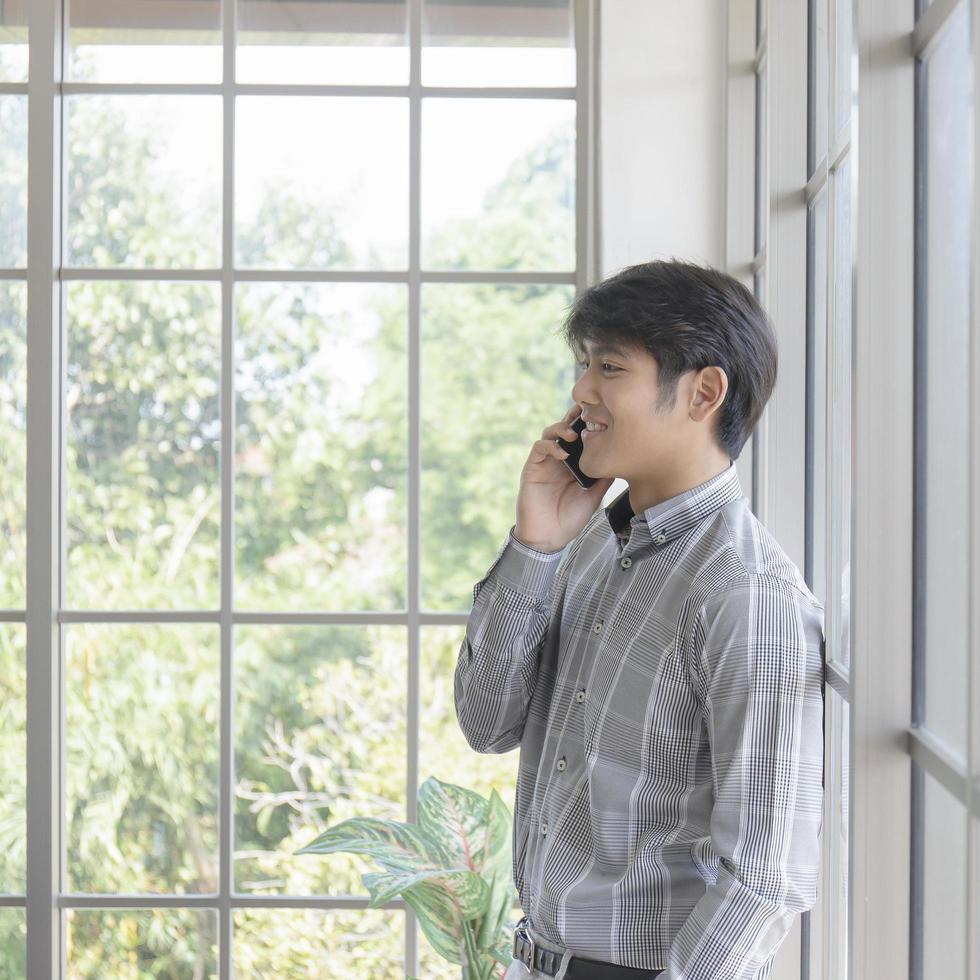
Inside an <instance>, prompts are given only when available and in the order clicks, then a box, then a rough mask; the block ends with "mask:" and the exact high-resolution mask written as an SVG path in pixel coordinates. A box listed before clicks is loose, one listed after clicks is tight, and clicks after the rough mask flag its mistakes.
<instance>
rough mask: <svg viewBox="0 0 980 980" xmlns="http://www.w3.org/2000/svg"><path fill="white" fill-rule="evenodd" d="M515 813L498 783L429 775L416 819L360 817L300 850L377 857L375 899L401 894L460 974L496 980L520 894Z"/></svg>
mask: <svg viewBox="0 0 980 980" xmlns="http://www.w3.org/2000/svg"><path fill="white" fill-rule="evenodd" d="M511 820H512V817H511V812H510V810H509V809H508V807H507V805H506V804H505V803H504V801H503V800H502V799H501V798H500V795H499V794H498V793H497V791H496V790H491V792H490V799H489V800H487V799H486V798H484V797H483V796H480V794H479V793H475V792H474V791H473V790H469V789H465V788H464V787H462V786H456V785H454V784H452V783H444V782H442V781H441V780H439V779H436V778H435V776H430V777H429V778H428V779H427V780H426V781H425V782H424V783H422V785H421V786H420V787H419V792H418V823H401V822H399V821H397V820H377V819H373V818H371V817H355V818H353V819H351V820H345V821H343V822H342V823H339V824H337V825H336V826H334V827H330V828H328V829H327V830H325V831H324V832H323V833H322V834H320V836H319V837H317V838H316V839H315V840H314V841H312V842H311V843H309V844H307V845H306V846H305V847H303V848H300V850H298V851H296V853H297V854H331V853H333V852H337V851H344V852H347V853H354V854H364V855H366V856H368V857H371V858H373V859H374V860H375V861H376V862H377V863H378V864H379V865H380V866H381V867H382V868H383V869H384V870H383V871H379V872H372V873H369V874H364V875H362V876H361V879H362V880H363V882H364V887H365V888H367V890H368V891H369V892H370V894H371V900H370V902H369V903H368V905H369V907H370V908H377V907H378V906H380V905H383V904H384V903H385V902H387V901H388V900H389V899H391V898H394V897H395V896H396V895H401V897H402V898H403V899H404V900H405V901H406V902H407V903H408V904H409V905H410V906H411V907H412V908H413V909H414V910H415V913H416V915H417V916H418V919H419V925H420V926H421V927H422V931H423V932H424V933H425V935H426V937H427V938H428V940H429V942H430V943H431V944H432V946H433V948H434V949H435V950H436V952H438V953H439V955H440V956H442V957H443V958H444V959H446V960H448V961H449V962H450V963H455V964H458V965H459V966H461V967H462V974H461V976H462V980H494V978H499V977H503V975H504V974H505V973H506V971H507V967H508V966H509V965H510V961H511V958H512V954H511V950H512V946H511V942H512V935H513V928H514V926H515V925H516V922H507V921H506V919H507V913H508V912H509V910H510V909H511V908H513V906H514V902H515V900H516V898H517V893H516V890H515V888H514V884H513V881H512V878H511ZM411 980H415V978H411Z"/></svg>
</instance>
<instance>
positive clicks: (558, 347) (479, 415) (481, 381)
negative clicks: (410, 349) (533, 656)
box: [420, 284, 575, 611]
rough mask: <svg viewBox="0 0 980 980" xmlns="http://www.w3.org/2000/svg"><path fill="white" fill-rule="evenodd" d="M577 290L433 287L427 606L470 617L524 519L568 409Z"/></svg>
mask: <svg viewBox="0 0 980 980" xmlns="http://www.w3.org/2000/svg"><path fill="white" fill-rule="evenodd" d="M573 298H574V295H573V291H572V288H571V287H570V286H558V287H550V286H538V285H530V286H494V285H460V286H458V285H443V284H434V285H425V286H423V288H422V334H423V340H422V500H421V506H422V513H421V518H420V519H421V524H422V556H421V562H422V606H423V608H425V609H433V610H447V611H448V610H453V611H467V610H469V608H470V606H471V604H472V601H473V583H474V582H476V581H478V580H479V579H480V578H482V577H483V575H484V574H485V573H486V570H487V566H488V565H489V564H490V562H491V561H492V559H493V556H494V554H495V553H496V552H497V549H498V548H499V547H500V544H501V541H502V540H503V539H504V537H505V536H506V534H507V531H508V529H509V528H510V526H511V525H512V524H513V523H514V501H515V499H516V494H517V488H518V483H519V478H520V472H521V468H522V467H523V466H524V461H525V460H526V459H527V454H528V452H530V449H531V444H532V443H533V442H535V441H536V440H537V439H540V438H541V430H542V429H543V428H544V427H545V426H547V425H551V424H552V423H553V422H555V421H556V420H557V419H560V418H561V417H562V416H563V415H564V414H565V412H566V411H567V410H568V405H569V404H570V400H571V391H572V386H573V385H574V384H575V361H574V358H573V356H572V354H571V352H570V351H569V350H568V348H567V347H566V346H565V344H564V343H563V342H562V341H561V340H560V338H559V337H558V334H557V331H558V329H559V327H560V320H561V318H562V315H563V313H564V309H563V306H565V307H567V306H569V305H570V304H571V303H572V300H573Z"/></svg>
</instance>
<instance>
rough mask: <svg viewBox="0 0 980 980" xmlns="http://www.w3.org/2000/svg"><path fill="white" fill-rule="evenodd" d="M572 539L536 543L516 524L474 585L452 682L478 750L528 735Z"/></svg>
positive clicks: (504, 748)
mask: <svg viewBox="0 0 980 980" xmlns="http://www.w3.org/2000/svg"><path fill="white" fill-rule="evenodd" d="M573 544H574V541H572V542H569V544H567V545H566V546H565V548H564V549H562V550H561V551H553V552H545V551H536V550H535V549H533V548H529V547H528V546H527V545H525V544H523V543H522V542H521V541H519V540H518V539H517V538H516V537H515V536H514V527H513V526H512V527H511V529H510V531H509V532H508V534H507V539H506V541H505V542H504V544H503V546H502V547H501V548H500V550H499V551H498V552H497V557H496V559H494V562H493V564H492V565H491V566H490V568H489V569H488V570H487V573H486V575H484V576H483V578H482V579H480V581H479V582H477V583H476V585H474V586H473V607H472V609H471V611H470V616H469V619H468V620H467V624H466V636H465V638H464V640H463V643H462V645H461V646H460V649H459V656H458V658H457V662H456V672H455V676H454V684H453V687H454V700H455V705H456V719H457V721H458V722H459V727H460V728H461V729H462V731H463V734H464V735H465V736H466V741H467V742H468V743H469V745H470V747H471V748H472V749H475V750H476V751H477V752H508V751H510V750H511V749H513V748H516V747H517V746H518V745H520V743H521V735H522V734H523V732H524V721H525V719H526V717H527V708H528V704H529V702H530V700H531V694H532V692H533V691H534V683H535V681H536V680H537V675H538V654H539V652H540V650H541V647H542V646H543V644H544V641H545V638H546V636H547V633H548V625H549V621H550V619H551V593H552V590H553V587H554V585H555V584H556V582H555V579H556V576H557V575H558V570H559V565H560V564H561V563H562V559H563V558H567V557H568V556H569V555H570V552H571V549H572V546H573ZM565 565H567V562H565ZM562 572H564V566H563V569H562Z"/></svg>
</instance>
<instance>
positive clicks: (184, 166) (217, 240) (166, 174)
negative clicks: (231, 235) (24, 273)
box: [65, 95, 222, 269]
mask: <svg viewBox="0 0 980 980" xmlns="http://www.w3.org/2000/svg"><path fill="white" fill-rule="evenodd" d="M65 105H66V106H67V115H68V233H67V250H68V262H69V264H71V265H78V266H98V267H100V268H105V267H113V266H126V267H132V268H159V269H174V268H183V269H194V268H202V267H204V268H215V267H217V266H219V265H220V264H221V138H222V135H221V99H220V98H219V97H211V96H190V95H184V96H180V95H97V96H93V95H79V96H69V97H68V98H66V100H65Z"/></svg>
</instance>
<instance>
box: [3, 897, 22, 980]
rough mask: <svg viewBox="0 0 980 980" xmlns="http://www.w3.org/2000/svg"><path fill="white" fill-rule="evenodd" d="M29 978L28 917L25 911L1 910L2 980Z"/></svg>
mask: <svg viewBox="0 0 980 980" xmlns="http://www.w3.org/2000/svg"><path fill="white" fill-rule="evenodd" d="M26 978H27V916H26V914H25V912H24V910H23V909H0V980H26Z"/></svg>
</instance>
